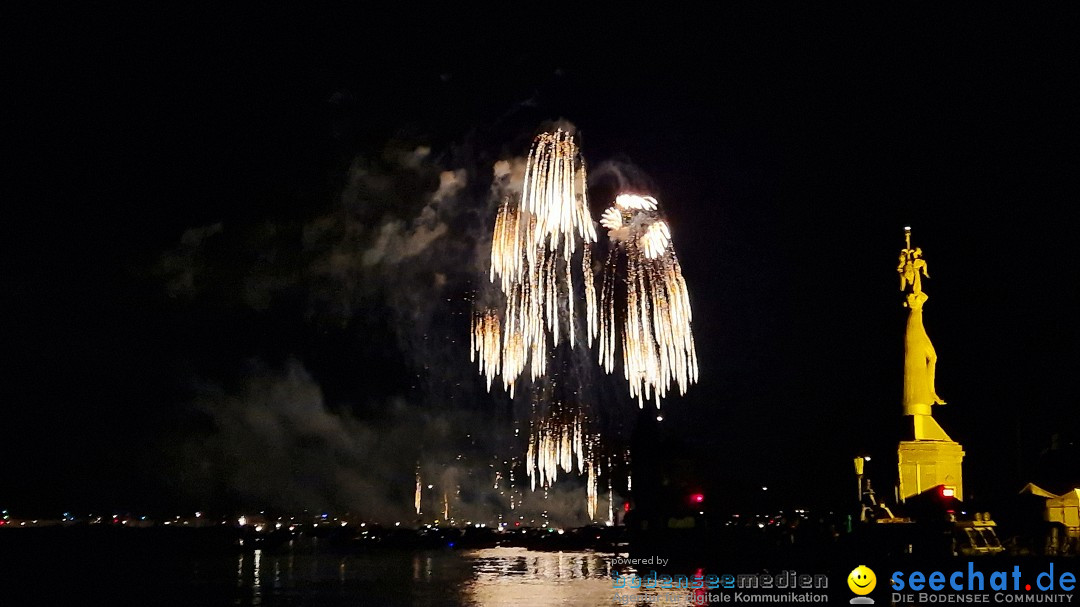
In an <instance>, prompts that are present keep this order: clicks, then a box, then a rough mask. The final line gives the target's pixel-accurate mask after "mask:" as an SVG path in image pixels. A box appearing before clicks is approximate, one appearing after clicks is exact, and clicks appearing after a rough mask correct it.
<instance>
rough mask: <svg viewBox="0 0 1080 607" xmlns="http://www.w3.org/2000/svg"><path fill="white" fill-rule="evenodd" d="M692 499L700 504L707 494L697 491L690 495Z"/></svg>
mask: <svg viewBox="0 0 1080 607" xmlns="http://www.w3.org/2000/svg"><path fill="white" fill-rule="evenodd" d="M690 501H691V502H694V503H695V504H700V503H701V502H704V501H705V496H704V495H703V494H701V493H695V494H693V495H691V496H690Z"/></svg>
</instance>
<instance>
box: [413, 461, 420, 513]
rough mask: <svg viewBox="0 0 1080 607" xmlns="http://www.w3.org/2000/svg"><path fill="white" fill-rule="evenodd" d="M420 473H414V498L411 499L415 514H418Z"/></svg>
mask: <svg viewBox="0 0 1080 607" xmlns="http://www.w3.org/2000/svg"><path fill="white" fill-rule="evenodd" d="M420 489H421V486H420V472H419V471H417V473H416V497H415V498H414V499H413V501H414V502H415V503H414V504H413V505H414V506H415V507H416V513H417V514H420Z"/></svg>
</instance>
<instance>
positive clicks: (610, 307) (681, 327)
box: [599, 194, 698, 408]
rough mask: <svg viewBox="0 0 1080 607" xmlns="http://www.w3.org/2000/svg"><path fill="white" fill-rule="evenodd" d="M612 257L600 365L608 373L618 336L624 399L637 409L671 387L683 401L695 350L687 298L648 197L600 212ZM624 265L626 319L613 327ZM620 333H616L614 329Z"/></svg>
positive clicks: (666, 232)
mask: <svg viewBox="0 0 1080 607" xmlns="http://www.w3.org/2000/svg"><path fill="white" fill-rule="evenodd" d="M600 225H602V226H603V227H605V228H607V230H608V237H609V238H610V239H611V244H612V247H611V250H610V253H609V255H608V262H607V265H606V267H605V271H604V280H603V287H602V290H601V295H600V297H601V303H600V308H601V314H602V315H603V319H602V322H601V323H600V327H599V334H600V340H599V341H600V355H599V358H600V364H601V365H602V366H603V367H604V369H605V370H606V371H607V372H608V373H611V372H612V371H613V370H614V368H615V350H616V342H617V340H618V339H619V334H620V333H621V338H622V339H621V342H622V358H623V375H624V376H625V377H626V380H627V381H628V382H629V384H630V395H631V396H632V397H634V398H636V399H637V400H638V406H639V407H644V403H645V401H646V400H654V402H655V403H656V407H657V408H659V407H660V399H661V398H663V397H665V396H667V392H668V389H669V387H670V385H671V383H672V382H675V384H676V385H677V386H678V388H679V393H680V394H684V393H685V392H686V389H687V387H689V385H690V384H693V383H696V382H697V378H698V365H697V351H696V349H695V347H694V335H693V332H692V331H691V327H690V323H691V320H692V315H691V310H690V295H689V292H688V291H687V288H686V281H685V280H684V279H683V275H682V268H681V267H680V266H679V260H678V258H676V256H675V249H674V247H673V246H672V243H671V230H670V229H669V228H668V225H667V223H666V222H665V221H664V220H663V219H662V218H661V217H660V215H659V212H658V204H657V202H656V199H655V198H653V197H651V196H639V195H636V194H621V195H619V196H618V197H616V199H615V204H614V205H613V206H611V207H610V208H608V209H607V210H605V211H604V213H603V215H602V217H601V220H600ZM620 256H621V257H624V258H625V263H626V276H625V285H626V293H625V315H621V316H622V323H621V327H618V326H617V325H616V320H615V319H616V315H615V309H616V300H617V299H618V300H620V301H622V294H621V293H617V292H616V291H617V289H616V286H617V280H616V276H617V268H618V264H619V258H620ZM619 328H621V329H622V330H621V331H619V330H618V329H619Z"/></svg>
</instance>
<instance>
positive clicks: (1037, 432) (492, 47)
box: [0, 4, 1080, 514]
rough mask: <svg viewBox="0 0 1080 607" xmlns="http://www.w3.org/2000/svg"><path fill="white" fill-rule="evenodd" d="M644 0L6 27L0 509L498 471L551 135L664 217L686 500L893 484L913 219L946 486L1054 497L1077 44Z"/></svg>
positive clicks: (329, 496) (947, 16)
mask: <svg viewBox="0 0 1080 607" xmlns="http://www.w3.org/2000/svg"><path fill="white" fill-rule="evenodd" d="M657 6H658V8H656V9H653V10H649V11H627V10H626V9H624V8H622V7H619V8H611V9H610V10H609V11H607V12H605V13H604V14H602V15H584V14H581V15H579V14H576V13H573V12H570V13H565V14H558V15H545V14H542V12H541V11H540V10H539V9H537V10H535V11H533V12H531V13H524V14H520V15H512V14H505V15H500V17H499V18H496V13H494V12H491V13H484V14H477V15H468V14H464V13H460V14H459V13H446V14H434V13H423V12H422V10H421V9H419V8H416V9H415V13H410V12H400V13H397V14H392V15H390V14H387V15H385V16H383V17H381V18H378V19H376V18H374V17H373V16H372V15H365V14H363V13H361V12H360V11H359V10H358V11H357V12H356V13H354V14H341V15H337V14H335V15H330V16H326V17H325V18H318V19H312V18H306V17H301V16H298V15H286V14H276V15H257V16H256V15H240V14H233V15H224V14H222V15H208V14H207V15H195V14H142V15H131V14H125V15H106V14H100V13H95V14H93V15H71V14H67V15H63V16H59V15H38V16H37V17H36V18H34V19H28V20H27V21H26V23H25V28H23V32H22V36H21V38H22V39H23V40H22V42H20V43H19V44H16V45H14V46H15V48H13V49H12V51H11V54H9V57H8V67H9V68H14V80H13V86H12V87H11V88H10V89H9V90H8V91H7V94H6V95H5V96H7V97H10V98H13V100H14V101H15V104H14V105H15V108H16V110H15V112H14V113H8V114H7V115H6V116H5V117H4V121H5V124H6V127H7V128H5V131H8V132H9V135H7V136H5V140H6V144H7V147H8V152H9V153H8V155H7V156H8V161H7V170H6V171H5V173H6V179H5V182H6V186H7V187H6V188H5V189H7V190H8V192H9V194H8V195H6V196H5V199H7V201H8V204H7V205H5V206H6V207H7V219H6V221H5V222H4V224H5V237H4V248H5V251H6V252H5V253H4V255H3V264H4V273H3V275H4V284H5V288H4V298H5V300H6V303H5V306H4V308H5V309H6V313H5V315H4V316H5V320H6V322H5V328H4V336H3V344H4V347H3V351H4V353H5V358H6V360H5V363H4V368H5V369H6V371H7V372H6V373H5V376H6V382H5V383H6V386H7V389H6V390H5V397H4V399H3V408H2V411H0V505H3V506H4V507H6V508H14V509H18V510H21V511H26V512H42V513H50V512H54V511H55V512H56V513H59V512H61V511H65V510H72V509H78V510H80V511H82V510H87V511H89V510H93V509H109V508H114V509H129V510H132V511H135V510H139V509H150V510H158V511H171V510H178V509H181V508H189V507H190V508H217V509H222V510H225V509H229V508H234V507H238V506H246V505H266V506H273V507H282V508H290V507H300V506H303V507H311V508H338V509H342V510H344V509H348V508H349V507H350V505H355V504H360V506H358V507H360V508H364V507H369V508H370V509H371V511H372V512H373V513H376V514H377V513H380V512H383V511H384V510H385V509H386V508H390V509H392V506H386V504H387V503H390V502H394V501H395V500H399V499H400V503H401V504H402V508H403V509H406V510H407V508H408V506H409V505H410V504H411V498H410V497H409V496H410V494H409V490H410V488H411V485H410V483H411V482H412V479H411V476H410V475H409V473H408V471H409V470H411V469H412V467H413V466H414V465H415V460H416V457H417V455H416V454H415V452H414V450H415V448H416V444H417V443H418V442H420V443H424V449H427V451H426V452H425V453H426V454H425V455H423V457H424V458H425V460H437V459H439V458H444V457H446V456H448V455H451V456H452V455H454V454H459V453H465V454H466V455H468V457H471V458H473V459H472V460H469V459H468V458H466V460H465V462H464V463H462V462H460V461H459V464H460V465H461V466H462V469H465V468H467V467H468V466H469V464H468V462H469V461H472V462H481V461H483V462H485V463H483V464H481V463H476V465H477V466H480V465H486V460H482V456H481V454H482V453H497V452H499V451H500V450H501V449H504V448H505V444H504V443H505V442H506V441H503V440H502V439H500V438H499V437H498V433H500V432H502V430H500V428H508V427H509V423H511V421H512V419H513V417H514V415H515V414H514V412H513V410H512V408H510V407H509V406H508V404H507V402H506V398H505V396H504V395H502V394H501V393H499V392H496V393H495V394H493V395H487V394H486V393H485V391H484V387H483V383H482V380H481V379H480V378H479V377H478V376H476V373H475V371H474V370H473V367H471V366H470V363H469V361H468V344H467V335H468V323H469V317H468V314H469V309H470V300H469V297H470V293H472V292H473V291H474V289H475V286H476V283H477V282H478V281H480V280H481V279H482V272H483V270H484V263H483V260H482V259H480V257H482V255H480V254H479V253H478V251H479V250H480V249H481V248H482V245H483V234H484V232H486V231H489V230H490V224H489V223H488V222H489V221H490V219H491V217H492V215H491V208H492V207H491V200H490V188H491V167H492V165H493V164H494V162H495V161H497V160H500V159H507V158H511V157H514V156H522V155H524V154H526V153H527V150H528V145H529V142H530V141H531V138H532V137H533V136H534V135H535V134H536V133H537V132H538V129H539V128H540V127H541V126H542V125H543V124H544V123H545V121H551V120H557V119H563V120H566V121H569V122H571V123H573V124H574V125H575V126H576V127H577V129H578V133H579V140H580V143H581V145H582V150H583V153H584V155H585V158H586V160H587V161H588V163H589V165H590V167H597V166H600V165H602V164H603V163H604V162H606V161H616V162H618V163H622V164H623V165H624V166H633V167H636V169H637V170H638V171H640V174H641V175H643V176H647V179H648V182H649V183H650V184H651V186H652V191H653V193H654V195H655V196H656V197H657V198H658V199H659V200H660V203H661V205H662V210H663V211H664V212H665V213H666V215H667V217H668V219H669V222H670V224H671V228H672V233H673V239H674V243H675V247H676V250H677V252H678V254H679V257H680V261H681V263H682V267H683V271H684V274H685V276H686V279H687V282H688V284H689V287H690V290H691V298H692V304H693V307H694V312H695V320H694V331H695V335H696V339H697V346H698V351H699V356H700V361H701V362H700V366H701V373H702V377H701V381H700V383H699V384H698V385H696V386H693V387H692V389H691V390H690V392H689V393H688V394H687V395H686V396H685V397H674V398H670V399H669V400H668V401H666V402H665V405H664V407H665V421H664V422H663V424H662V425H661V427H662V429H663V430H662V433H663V435H662V436H660V435H658V437H657V440H658V441H677V442H682V443H685V444H686V445H687V448H688V449H690V450H691V451H692V452H694V453H696V455H695V457H696V460H695V461H696V463H697V465H698V466H699V467H700V469H701V470H702V474H703V475H706V476H709V477H711V478H714V479H716V482H721V483H723V482H728V481H730V482H731V483H732V486H735V485H738V484H740V483H745V484H760V485H768V486H769V487H770V490H771V491H772V492H773V494H774V495H775V499H777V500H778V502H779V503H782V504H787V505H791V506H797V505H798V504H800V503H803V504H832V503H834V502H835V500H836V497H835V496H836V495H838V494H840V493H841V492H846V493H850V491H849V490H850V485H851V481H852V479H851V474H852V470H851V461H850V458H851V457H853V456H854V455H855V454H856V453H859V452H861V451H863V450H866V451H867V452H869V453H871V454H873V455H874V456H875V458H874V460H873V462H872V464H871V467H870V468H868V472H869V473H870V474H871V475H874V476H875V478H877V477H878V476H880V478H881V480H880V481H878V483H877V484H878V486H879V487H881V486H884V487H888V486H889V484H890V483H891V482H892V481H891V479H890V478H889V475H890V474H892V475H895V464H894V463H893V465H892V469H891V470H890V468H889V465H890V460H891V461H892V462H895V441H896V439H897V436H898V433H899V426H900V422H901V418H900V397H901V389H902V364H903V331H904V323H905V318H906V310H905V309H904V308H903V307H902V306H901V303H902V301H903V296H902V294H901V292H900V290H899V281H898V278H897V275H896V272H895V266H896V261H897V255H898V253H899V250H900V249H901V248H902V246H903V227H904V226H905V225H910V226H912V230H913V237H914V243H915V244H917V245H918V246H920V247H922V249H923V250H924V252H925V255H926V259H927V260H928V264H929V270H930V277H931V278H930V279H929V280H928V281H926V282H925V283H924V288H925V289H926V292H927V293H928V294H929V295H930V300H929V302H928V303H927V306H926V312H925V314H926V317H925V318H926V327H927V331H928V333H929V335H930V337H931V339H932V340H933V343H934V345H935V347H936V349H937V352H938V356H939V361H938V392H939V393H940V394H941V395H942V396H943V397H944V398H945V400H946V401H948V403H949V404H948V405H946V406H945V407H940V408H935V415H936V416H938V417H939V419H941V420H942V425H943V426H944V427H945V428H946V430H947V431H948V432H949V433H950V434H951V436H952V437H953V438H954V439H955V440H957V441H959V442H961V443H962V444H963V445H964V447H965V449H966V451H967V459H966V461H965V477H966V478H965V489H966V493H967V494H968V495H969V496H975V497H983V496H985V497H987V498H994V497H1000V496H1005V495H1009V494H1011V493H1014V492H1015V491H1017V490H1018V489H1019V488H1020V487H1021V486H1022V485H1023V483H1025V482H1027V481H1028V480H1032V479H1037V478H1043V477H1047V478H1050V477H1053V478H1055V479H1058V480H1068V479H1067V478H1064V479H1063V478H1062V476H1061V474H1060V468H1061V466H1060V462H1061V461H1066V462H1072V463H1075V461H1076V458H1075V457H1074V456H1073V455H1070V449H1069V445H1070V443H1071V441H1072V440H1074V439H1080V437H1078V435H1077V431H1078V430H1080V424H1078V421H1077V420H1078V417H1077V415H1076V412H1075V410H1076V406H1077V399H1076V396H1075V394H1076V391H1075V386H1074V382H1073V381H1072V378H1073V377H1074V376H1075V375H1076V369H1077V368H1078V362H1080V361H1078V355H1077V345H1076V344H1077V340H1078V337H1080V336H1078V335H1077V325H1078V323H1077V317H1076V311H1075V295H1074V292H1075V286H1074V283H1075V282H1076V278H1077V271H1076V269H1075V264H1076V260H1077V253H1076V251H1075V249H1074V236H1073V235H1074V233H1075V230H1076V226H1075V225H1074V224H1073V222H1071V221H1069V219H1070V218H1071V217H1072V216H1073V214H1074V213H1073V212H1072V210H1071V207H1072V206H1074V205H1075V204H1076V201H1077V194H1078V192H1077V189H1078V188H1077V180H1076V176H1075V175H1076V167H1077V160H1078V155H1077V151H1078V150H1077V136H1076V134H1077V129H1078V127H1080V124H1078V110H1077V104H1076V102H1075V95H1074V92H1075V91H1074V88H1075V83H1076V82H1077V78H1078V76H1080V74H1078V73H1077V72H1078V69H1077V62H1076V60H1075V57H1076V56H1077V55H1078V53H1077V52H1078V50H1080V49H1077V48H1076V46H1077V43H1076V39H1075V35H1074V32H1075V27H1076V16H1077V15H1075V14H1072V15H1054V14H1028V13H1016V14H1008V15H1005V14H996V15H994V16H993V17H992V18H991V17H989V16H988V15H980V14H963V13H959V12H956V13H954V12H948V11H946V10H945V9H941V8H938V7H934V6H931V5H928V4H914V5H906V6H904V7H903V9H904V10H899V9H897V10H895V11H890V12H875V13H869V12H865V13H863V12H858V13H849V12H842V13H841V12H837V13H822V12H818V11H817V10H816V9H809V8H798V9H795V8H793V7H790V6H788V7H779V6H777V7H774V8H773V9H759V10H755V11H753V12H748V11H744V10H742V9H728V10H727V12H724V13H716V14H681V13H680V14H672V13H669V12H667V11H663V10H661V9H660V8H659V5H657ZM424 10H426V9H424ZM545 10H553V9H545ZM419 148H427V149H428V150H429V152H427V153H426V154H424V153H419V152H417V150H418V149H419ZM443 171H457V173H452V175H454V176H455V177H454V179H455V180H456V181H455V183H454V184H452V185H453V187H452V188H451V189H452V190H453V195H452V197H451V198H450V199H448V200H450V202H444V203H442V204H441V206H439V207H438V208H437V209H436V210H435V211H433V212H434V213H435V214H436V215H437V218H435V219H431V218H430V217H429V218H427V219H424V217H423V216H422V213H423V211H424V209H425V208H426V207H425V205H426V204H427V203H426V201H427V200H429V199H430V197H431V196H432V194H433V193H434V192H436V191H437V190H439V188H440V184H441V182H440V179H442V177H440V175H441V173H442V172H443ZM608 202H609V201H607V200H603V199H600V198H598V197H597V196H596V194H595V193H594V197H593V199H592V200H591V204H592V207H593V212H594V217H599V212H600V211H601V210H602V209H603V208H604V207H606V206H607V204H608ZM428 220H431V221H433V222H434V223H430V224H427V223H425V222H426V221H428ZM436 225H438V226H439V228H440V229H444V230H445V231H444V232H441V235H439V236H437V237H434V238H432V239H431V240H430V241H429V240H425V239H424V238H423V237H424V234H427V232H426V231H425V230H430V229H433V226H436ZM409 247H415V248H412V249H410V248H409ZM598 385H601V386H602V385H604V384H603V381H600V380H598ZM614 385H615V386H616V387H619V388H621V384H619V383H616V384H614ZM605 402H615V404H613V405H605V406H613V407H622V408H625V411H626V415H627V419H633V417H634V415H635V411H636V407H635V406H634V404H633V403H632V402H630V400H629V396H628V395H625V394H623V393H622V392H617V393H615V394H613V395H610V394H609V395H607V396H606V397H605ZM477 420H488V421H490V423H488V424H479V425H478V424H477ZM500 424H502V425H500ZM478 426H485V427H484V429H483V430H477V428H478ZM470 429H472V430H470ZM470 431H477V432H479V434H478V438H477V437H472V436H470V437H464V436H463V435H464V434H465V433H466V432H470ZM1055 434H1057V437H1056V438H1055V437H1054V435H1055ZM253 436H254V437H253ZM1052 445H1053V446H1055V447H1057V448H1056V449H1055V450H1050V447H1051V446H1052ZM253 462H254V463H253ZM391 463H392V464H391ZM393 466H397V468H396V469H395V470H397V471H396V472H391V468H392V467H393ZM401 470H405V471H406V472H405V473H404V474H405V476H404V480H402V474H403V473H402V472H401ZM1072 470H1074V471H1075V470H1076V468H1072ZM1040 475H1041V476H1040ZM1066 476H1067V475H1066ZM1076 477H1080V473H1075V472H1073V476H1072V477H1070V478H1076ZM1077 480H1080V479H1077ZM846 493H845V495H846ZM375 494H378V495H379V498H378V499H377V500H376V499H375V498H373V497H372V496H373V495H375ZM730 498H731V502H732V503H733V504H737V503H738V501H739V500H738V497H737V496H730ZM369 501H370V504H371V505H369V506H365V504H369ZM582 501H583V499H582ZM376 502H377V505H376ZM380 508H383V509H384V510H380Z"/></svg>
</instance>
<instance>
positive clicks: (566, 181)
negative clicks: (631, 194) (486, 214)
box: [470, 129, 599, 395]
mask: <svg viewBox="0 0 1080 607" xmlns="http://www.w3.org/2000/svg"><path fill="white" fill-rule="evenodd" d="M593 242H596V230H595V228H594V227H593V222H592V218H591V217H590V216H589V206H588V200H587V197H586V190H585V162H584V160H583V159H582V157H581V153H580V152H579V150H578V147H577V144H576V143H575V142H574V137H573V135H572V134H570V133H568V132H566V131H564V130H562V129H558V130H556V131H554V132H547V133H542V134H540V135H538V136H537V137H536V139H535V140H534V142H533V146H532V149H531V150H530V152H529V159H528V163H527V166H526V169H525V178H524V183H523V185H522V190H521V196H520V198H518V197H516V196H507V197H506V198H505V199H504V200H503V202H502V205H501V206H500V208H499V212H498V215H497V216H496V219H495V227H494V230H493V232H492V239H491V268H490V272H489V278H490V280H491V281H492V282H493V283H497V284H498V285H499V288H500V289H501V291H502V294H503V296H504V297H505V300H506V305H505V308H504V309H503V310H502V314H501V315H500V314H498V313H497V312H496V311H494V310H482V311H480V310H478V311H477V312H476V313H475V314H474V318H473V330H472V338H471V343H470V346H471V349H472V353H473V360H474V361H479V366H480V373H481V374H482V375H484V376H485V377H486V378H487V384H488V390H490V389H491V385H492V384H493V383H494V379H495V377H496V376H501V377H502V379H503V388H504V389H506V390H507V391H508V392H510V394H511V395H513V393H514V385H515V383H516V381H517V379H518V378H519V377H520V376H521V374H522V373H523V372H524V370H525V367H526V365H528V366H529V370H530V373H531V377H532V379H534V380H535V379H537V378H539V377H541V376H543V375H544V374H545V373H546V372H547V351H548V348H549V347H550V346H553V345H555V344H558V343H559V342H560V341H561V340H562V339H563V337H564V336H565V338H566V339H568V340H569V343H570V346H571V347H573V346H574V342H575V335H576V332H577V331H576V325H575V315H576V311H577V302H576V301H575V297H574V292H575V286H574V283H575V272H574V265H575V264H574V263H573V259H574V255H575V252H576V251H577V249H578V245H579V244H580V245H581V248H582V254H581V276H582V278H581V279H580V280H581V281H582V282H583V283H584V291H585V316H586V322H587V325H588V328H587V331H586V334H587V336H588V341H589V344H590V345H591V344H592V340H593V338H594V337H595V336H596V334H597V331H598V329H599V323H598V318H597V314H596V304H597V298H596V287H595V285H594V283H593V276H592V256H591V252H590V250H589V249H590V245H591V244H592V243H593ZM549 336H550V337H549ZM549 340H550V341H549Z"/></svg>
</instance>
